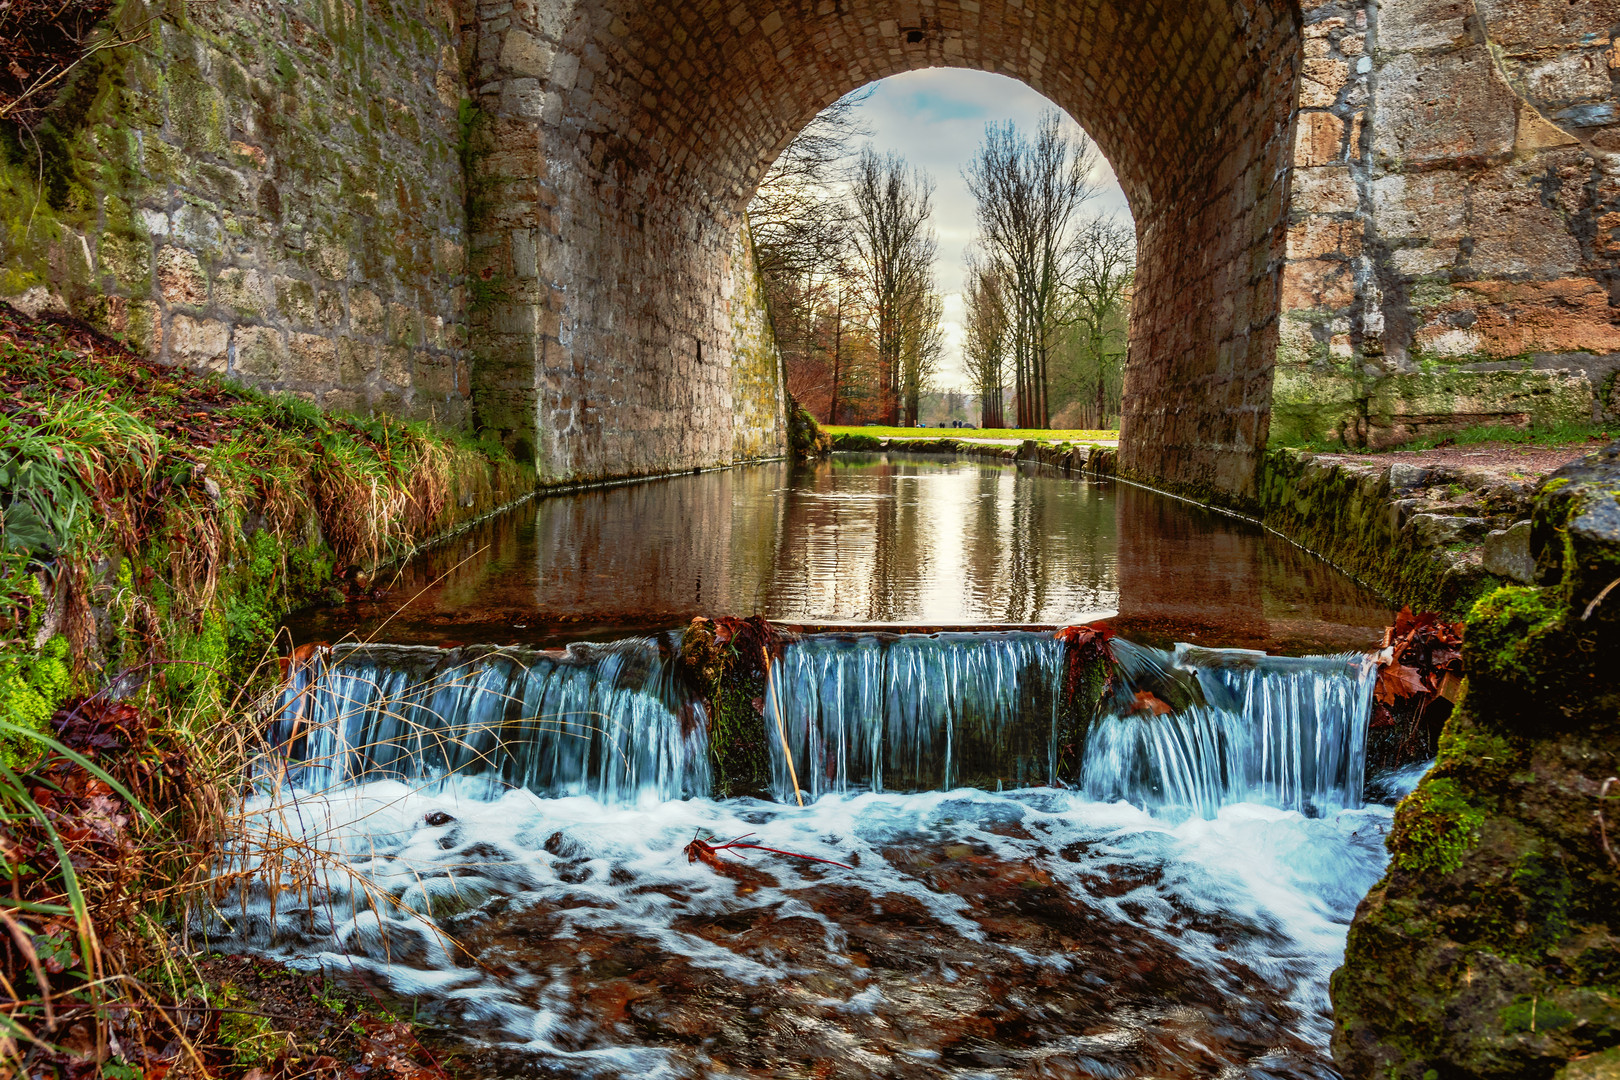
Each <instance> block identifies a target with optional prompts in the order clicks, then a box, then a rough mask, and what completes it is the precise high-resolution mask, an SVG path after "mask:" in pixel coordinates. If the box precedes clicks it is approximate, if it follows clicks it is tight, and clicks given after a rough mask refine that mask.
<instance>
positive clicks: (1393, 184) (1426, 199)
mask: <svg viewBox="0 0 1620 1080" xmlns="http://www.w3.org/2000/svg"><path fill="white" fill-rule="evenodd" d="M1469 180H1470V177H1469V176H1468V175H1467V174H1466V173H1461V172H1454V171H1451V170H1439V171H1436V172H1426V173H1393V174H1391V175H1388V176H1381V177H1378V178H1377V179H1376V180H1374V181H1373V182H1372V184H1371V193H1372V217H1373V221H1374V223H1375V224H1376V225H1377V227H1378V235H1379V236H1381V237H1383V238H1384V239H1385V240H1396V239H1401V238H1405V237H1412V238H1416V239H1421V240H1425V241H1428V242H1431V243H1433V242H1436V241H1446V240H1449V241H1451V242H1453V243H1455V242H1456V241H1457V240H1458V239H1459V238H1460V237H1461V236H1462V235H1463V233H1464V232H1465V230H1466V229H1467V216H1466V215H1467V208H1468V190H1469Z"/></svg>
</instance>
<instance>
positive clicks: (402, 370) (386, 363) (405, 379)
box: [377, 345, 411, 390]
mask: <svg viewBox="0 0 1620 1080" xmlns="http://www.w3.org/2000/svg"><path fill="white" fill-rule="evenodd" d="M377 352H378V356H379V358H380V359H381V361H382V363H381V365H380V368H379V370H380V371H381V373H382V380H383V382H384V383H385V384H387V385H389V386H392V387H396V388H398V389H401V390H403V389H405V388H406V387H408V386H410V385H411V351H410V350H409V349H407V348H404V347H403V346H399V345H384V346H382V347H381V348H380V349H378V350H377Z"/></svg>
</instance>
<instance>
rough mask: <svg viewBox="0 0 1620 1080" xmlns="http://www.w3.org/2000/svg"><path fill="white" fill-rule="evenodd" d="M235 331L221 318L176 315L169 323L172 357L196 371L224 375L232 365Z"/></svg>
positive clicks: (178, 362) (170, 352) (170, 355)
mask: <svg viewBox="0 0 1620 1080" xmlns="http://www.w3.org/2000/svg"><path fill="white" fill-rule="evenodd" d="M230 341H231V328H230V326H228V325H227V324H225V323H223V322H220V321H219V320H218V319H194V318H192V317H191V316H189V315H176V316H174V317H173V318H172V319H171V320H170V322H169V357H170V359H172V360H173V361H174V362H175V363H177V364H182V365H184V366H186V367H188V368H191V369H193V370H196V371H213V372H219V373H221V374H223V373H224V372H225V370H226V368H227V367H228V366H229V355H230V354H229V349H230Z"/></svg>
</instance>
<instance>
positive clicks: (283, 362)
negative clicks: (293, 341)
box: [231, 326, 287, 382]
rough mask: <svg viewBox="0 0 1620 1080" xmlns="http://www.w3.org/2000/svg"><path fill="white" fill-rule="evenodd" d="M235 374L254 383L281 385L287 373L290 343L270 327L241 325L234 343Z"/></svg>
mask: <svg viewBox="0 0 1620 1080" xmlns="http://www.w3.org/2000/svg"><path fill="white" fill-rule="evenodd" d="M232 352H233V353H234V354H235V359H234V360H233V362H232V364H231V374H233V375H236V376H238V377H239V378H243V379H251V380H254V381H264V382H277V381H279V380H280V379H281V378H282V377H283V376H284V375H285V373H286V370H287V343H286V340H285V338H284V336H283V335H282V332H281V331H280V330H277V329H275V328H273V327H269V326H238V327H237V328H236V332H235V335H234V340H233V341H232Z"/></svg>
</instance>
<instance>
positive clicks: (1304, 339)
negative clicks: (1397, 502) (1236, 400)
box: [1273, 0, 1620, 445]
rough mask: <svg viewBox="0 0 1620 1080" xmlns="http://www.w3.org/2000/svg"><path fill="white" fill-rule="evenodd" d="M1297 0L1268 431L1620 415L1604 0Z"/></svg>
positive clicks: (1612, 18) (1615, 17)
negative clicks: (1295, 70) (1299, 15)
mask: <svg viewBox="0 0 1620 1080" xmlns="http://www.w3.org/2000/svg"><path fill="white" fill-rule="evenodd" d="M1305 7H1306V14H1305V22H1306V25H1305V31H1304V39H1305V58H1304V76H1303V78H1302V80H1301V82H1300V93H1299V106H1300V113H1299V119H1298V134H1297V138H1296V141H1295V146H1294V167H1295V169H1294V179H1293V190H1292V196H1293V198H1292V212H1291V214H1290V227H1289V233H1288V260H1289V261H1288V265H1287V269H1286V272H1285V274H1284V277H1283V291H1282V311H1283V315H1282V335H1281V347H1280V350H1279V353H1278V369H1277V383H1276V391H1275V403H1274V418H1273V430H1274V431H1276V433H1277V434H1278V435H1280V436H1285V437H1292V438H1317V439H1321V438H1333V437H1343V438H1345V439H1346V441H1349V442H1367V443H1371V444H1373V445H1379V444H1384V443H1389V442H1392V441H1395V440H1397V439H1399V438H1402V437H1404V436H1407V435H1411V434H1422V433H1424V432H1425V431H1432V430H1435V429H1437V428H1444V427H1449V426H1455V425H1458V424H1464V423H1513V424H1523V423H1527V422H1536V423H1550V422H1557V421H1580V422H1608V421H1613V420H1616V419H1617V418H1620V399H1617V398H1616V396H1615V394H1616V389H1615V379H1614V376H1615V373H1616V372H1617V371H1620V320H1617V319H1616V316H1615V307H1614V305H1615V303H1616V302H1617V301H1620V244H1617V243H1616V242H1615V237H1614V235H1613V234H1614V231H1615V229H1616V227H1617V226H1620V157H1617V156H1616V154H1617V152H1620V115H1617V113H1616V108H1617V102H1620V98H1617V94H1616V85H1617V84H1616V73H1617V71H1620V51H1617V49H1616V46H1615V43H1614V42H1613V40H1612V38H1611V32H1612V31H1613V29H1614V28H1615V26H1616V24H1617V23H1620V3H1616V2H1615V0H1585V2H1582V3H1573V4H1572V3H1567V2H1565V0H1382V2H1379V3H1373V2H1356V0H1333V2H1330V3H1307V4H1306V5H1305Z"/></svg>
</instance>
